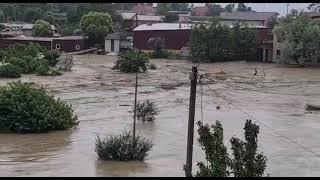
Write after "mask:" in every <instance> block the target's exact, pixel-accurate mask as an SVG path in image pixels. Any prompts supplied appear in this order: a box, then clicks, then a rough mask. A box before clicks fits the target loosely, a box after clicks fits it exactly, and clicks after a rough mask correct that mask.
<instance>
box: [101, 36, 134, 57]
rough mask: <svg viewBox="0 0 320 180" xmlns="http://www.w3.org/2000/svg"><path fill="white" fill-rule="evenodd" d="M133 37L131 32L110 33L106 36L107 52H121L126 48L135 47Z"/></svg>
mask: <svg viewBox="0 0 320 180" xmlns="http://www.w3.org/2000/svg"><path fill="white" fill-rule="evenodd" d="M132 43H133V37H132V34H130V33H124V32H117V33H112V34H108V35H107V36H106V37H105V46H104V47H105V52H107V53H110V52H114V53H119V52H120V51H122V50H125V49H131V48H132V47H133V44H132Z"/></svg>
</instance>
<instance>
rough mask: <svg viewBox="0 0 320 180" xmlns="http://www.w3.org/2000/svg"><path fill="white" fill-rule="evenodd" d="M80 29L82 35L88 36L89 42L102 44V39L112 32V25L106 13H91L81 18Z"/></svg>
mask: <svg viewBox="0 0 320 180" xmlns="http://www.w3.org/2000/svg"><path fill="white" fill-rule="evenodd" d="M80 29H81V31H82V32H83V33H84V34H86V35H88V37H89V39H90V40H92V41H94V42H96V43H102V42H104V37H105V36H106V35H107V34H108V33H109V32H112V31H113V30H114V25H113V21H112V18H111V16H110V15H109V14H108V13H102V12H93V11H91V12H89V13H88V14H85V15H83V16H82V18H81V21H80Z"/></svg>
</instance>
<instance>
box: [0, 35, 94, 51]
mask: <svg viewBox="0 0 320 180" xmlns="http://www.w3.org/2000/svg"><path fill="white" fill-rule="evenodd" d="M29 43H37V44H39V45H40V46H42V47H44V48H46V49H49V50H53V49H57V50H60V51H63V52H76V51H81V50H85V49H88V43H87V37H84V36H64V37H30V36H16V37H10V38H3V39H0V48H7V47H9V46H12V45H15V44H29Z"/></svg>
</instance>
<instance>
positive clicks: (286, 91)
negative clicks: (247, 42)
mask: <svg viewBox="0 0 320 180" xmlns="http://www.w3.org/2000/svg"><path fill="white" fill-rule="evenodd" d="M74 59H75V65H74V67H73V71H72V72H67V73H64V75H62V76H57V77H39V76H34V75H24V76H23V77H22V78H21V80H22V81H33V82H36V83H39V84H42V85H44V86H45V87H46V88H47V89H48V90H50V91H51V92H52V93H53V94H54V95H56V96H57V97H60V98H62V99H64V100H65V101H67V102H68V103H70V104H72V106H73V108H74V110H75V112H76V113H77V115H78V117H79V120H80V124H79V125H78V126H76V127H74V128H73V129H70V130H67V131H55V132H50V133H47V134H26V135H15V134H0V176H184V171H183V170H182V167H183V164H184V163H185V156H186V140H187V138H186V135H187V119H188V103H189V99H188V98H189V90H190V89H189V88H190V87H189V79H188V77H189V72H190V71H191V67H192V64H191V63H190V62H187V61H182V60H165V59H158V60H152V61H153V62H154V63H155V64H156V65H157V66H158V69H157V70H150V71H149V72H147V73H143V74H139V77H140V80H139V84H140V86H139V89H138V91H139V95H138V99H139V100H144V99H152V100H154V101H155V102H156V104H157V105H158V107H159V108H160V115H159V116H158V118H157V119H156V120H155V121H154V122H153V123H141V122H138V123H137V133H139V134H141V135H143V136H146V137H148V138H150V139H151V140H152V141H153V143H154V147H153V149H152V151H151V152H150V153H149V156H148V157H147V158H146V160H145V161H144V162H113V161H100V160H98V157H97V155H96V153H95V152H94V148H95V146H94V145H95V138H96V135H98V134H99V135H102V136H107V135H110V134H114V133H120V132H121V131H122V130H124V129H130V128H131V127H132V122H133V120H132V115H133V114H132V104H133V98H134V96H133V93H134V74H124V73H120V72H115V71H113V70H111V67H112V66H113V61H114V60H115V58H114V57H110V56H99V55H78V56H74ZM254 68H257V70H258V75H257V76H253V75H252V74H253V73H254ZM221 71H223V72H225V74H224V73H221ZM218 72H220V73H218ZM200 73H207V74H208V75H207V76H208V78H209V79H213V80H217V78H216V75H217V74H216V73H218V74H219V76H221V75H223V76H225V77H227V78H221V77H220V78H219V77H218V80H219V81H221V82H219V83H215V84H212V83H211V84H210V83H208V80H203V85H202V92H203V119H204V122H208V123H214V122H215V120H220V121H221V122H222V124H223V128H224V135H225V144H226V145H227V146H228V147H230V143H229V139H230V138H231V137H232V136H237V137H240V138H243V126H244V122H245V120H246V119H247V118H248V115H246V114H245V113H243V112H241V111H239V110H238V109H237V108H235V107H234V106H232V105H231V104H229V103H227V102H226V101H225V100H223V99H222V97H223V98H227V100H228V101H229V102H232V104H235V105H236V106H238V107H240V108H241V109H242V110H244V111H245V112H248V113H249V114H251V115H252V116H253V117H254V118H255V119H256V120H258V121H259V122H262V123H263V124H265V125H267V126H268V127H271V128H272V129H274V130H276V131H278V132H280V133H281V134H283V135H285V136H286V137H288V138H290V139H292V140H294V141H296V142H298V143H299V144H302V145H304V146H305V147H307V148H309V149H311V150H312V151H314V152H316V153H320V143H319V141H318V139H320V133H319V132H320V118H319V113H317V112H313V113H307V112H305V110H304V106H305V104H306V103H311V104H312V103H313V104H320V92H319V88H320V82H318V81H319V80H320V78H319V77H320V71H319V69H318V68H288V67H281V66H278V65H275V64H259V63H245V62H230V63H215V64H201V65H200ZM9 81H12V80H9V79H1V81H0V84H1V85H5V84H6V83H7V82H9ZM235 81H238V82H239V81H240V82H242V83H233V82H235ZM261 81H264V82H269V83H257V82H261ZM273 81H275V82H283V81H286V82H288V81H290V83H270V82H273ZM299 82H300V83H299ZM213 90H215V91H216V92H217V93H218V94H216V93H214V92H213ZM197 91H198V96H197V103H196V106H197V109H196V121H198V120H201V116H200V114H201V113H200V112H201V111H200V99H201V98H200V91H201V86H200V85H199V86H198V89H197ZM128 105H129V106H128ZM216 106H220V107H221V108H220V110H217V109H216ZM196 129H197V128H196V126H195V141H194V153H193V156H194V157H193V160H194V161H193V162H194V163H193V164H194V168H193V170H194V172H195V171H196V167H195V164H196V162H197V161H200V160H203V159H204V154H203V152H202V150H201V148H200V147H199V145H198V143H197V141H196V138H197V137H198V136H197V132H196ZM259 144H260V145H259V150H260V151H263V152H264V154H265V155H266V156H267V157H268V162H267V169H266V174H270V176H319V175H320V171H319V169H320V158H319V157H318V156H316V155H314V154H312V153H311V152H308V151H306V150H305V149H303V148H301V147H299V146H297V145H296V144H293V143H291V142H289V141H288V140H286V139H284V138H282V137H280V136H279V135H277V134H275V133H274V132H273V131H272V130H270V129H268V128H267V127H265V126H263V125H260V134H259ZM230 153H231V152H230Z"/></svg>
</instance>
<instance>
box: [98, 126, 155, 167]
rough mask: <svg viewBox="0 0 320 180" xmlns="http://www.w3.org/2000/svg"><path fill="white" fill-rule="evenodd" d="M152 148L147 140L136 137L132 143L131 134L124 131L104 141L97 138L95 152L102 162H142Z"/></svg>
mask: <svg viewBox="0 0 320 180" xmlns="http://www.w3.org/2000/svg"><path fill="white" fill-rule="evenodd" d="M152 146H153V145H152V142H151V141H150V140H149V139H146V138H144V137H142V136H139V135H136V137H135V140H134V141H133V136H132V134H131V132H130V131H129V132H128V131H124V132H123V133H122V134H119V135H111V136H108V137H106V138H105V139H101V138H100V137H99V136H97V139H96V149H95V151H96V153H97V154H98V156H99V159H102V160H116V161H135V160H139V161H143V160H144V158H145V157H146V156H147V155H148V154H147V153H148V152H149V151H150V150H151V148H152Z"/></svg>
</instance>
